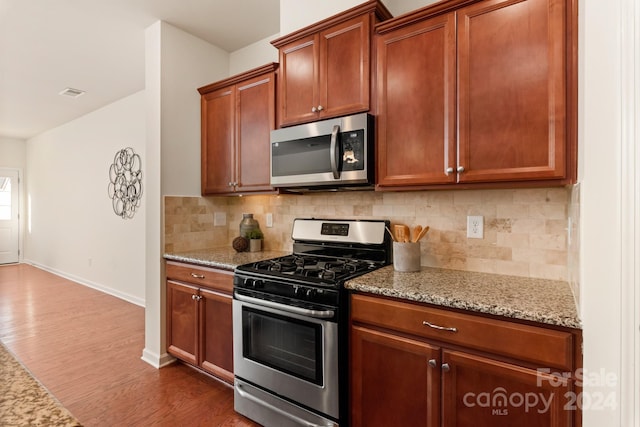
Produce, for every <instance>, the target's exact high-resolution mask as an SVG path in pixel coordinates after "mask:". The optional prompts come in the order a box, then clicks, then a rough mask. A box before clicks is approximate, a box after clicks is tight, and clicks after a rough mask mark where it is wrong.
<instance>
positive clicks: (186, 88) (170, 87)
mask: <svg viewBox="0 0 640 427" xmlns="http://www.w3.org/2000/svg"><path fill="white" fill-rule="evenodd" d="M160 30H161V35H160V41H161V46H160V49H161V53H160V67H161V69H160V73H161V74H160V78H161V89H160V90H161V115H162V117H161V120H162V121H161V123H162V125H161V126H162V134H161V139H162V165H163V168H162V194H163V195H174V196H199V195H200V94H199V93H198V91H197V89H198V88H199V87H201V86H204V85H207V84H209V83H213V82H215V81H217V80H221V79H224V78H226V77H228V76H229V53H227V52H226V51H224V50H222V49H220V48H218V47H216V46H214V45H212V44H210V43H207V42H205V41H203V40H202V39H199V38H197V37H194V36H192V35H190V34H188V33H185V32H184V31H182V30H180V29H178V28H176V27H174V26H172V25H170V24H168V23H166V22H161V26H160ZM165 166H166V167H165Z"/></svg>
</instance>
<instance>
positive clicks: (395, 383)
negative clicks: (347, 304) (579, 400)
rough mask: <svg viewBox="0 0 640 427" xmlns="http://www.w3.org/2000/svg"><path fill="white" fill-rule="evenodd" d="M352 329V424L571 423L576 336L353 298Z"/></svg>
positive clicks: (559, 426) (491, 426) (490, 426)
mask: <svg viewBox="0 0 640 427" xmlns="http://www.w3.org/2000/svg"><path fill="white" fill-rule="evenodd" d="M425 321H426V322H428V323H429V324H430V325H431V326H429V325H427V324H424V323H423V322H425ZM351 322H352V324H351V333H350V346H351V347H350V367H351V374H350V376H351V378H350V392H351V393H350V394H351V397H350V399H351V425H352V426H356V427H358V426H363V427H364V426H366V427H375V426H389V425H410V426H412V427H419V426H424V427H436V426H446V427H455V426H458V427H460V426H474V427H476V426H479V427H482V426H486V427H499V426H518V427H526V426H545V427H548V426H553V427H566V426H574V425H579V424H578V423H577V422H576V420H577V419H579V417H578V415H579V414H577V413H576V412H575V411H574V410H572V409H573V408H571V402H572V400H573V399H572V396H575V394H576V393H577V392H576V387H574V383H573V378H572V377H573V374H574V373H575V372H576V369H577V367H578V366H576V365H577V363H576V361H575V360H574V348H575V345H576V342H577V341H579V340H580V339H581V336H580V334H579V331H572V330H566V331H564V330H557V329H547V328H544V327H537V326H531V325H522V324H515V323H513V322H509V321H503V320H496V319H490V318H485V317H481V316H476V315H472V314H468V315H467V314H464V313H462V314H461V313H457V312H453V311H448V310H446V309H438V308H433V307H427V306H425V305H422V304H414V303H409V302H399V301H397V300H392V299H386V298H380V297H372V296H366V295H358V294H354V295H352V297H351ZM435 322H437V323H435ZM415 323H418V325H417V326H416V325H415ZM483 325H484V328H483ZM433 326H435V328H434V327H433ZM440 327H441V328H444V329H438V328H440ZM500 327H503V330H500ZM454 329H455V330H454ZM536 334H538V335H539V336H538V337H536ZM510 335H512V337H513V339H512V340H509V339H506V338H507V337H508V336H510ZM522 336H525V337H527V338H526V341H527V342H535V344H533V345H531V346H529V347H528V346H527V345H526V344H522ZM452 337H455V338H452ZM509 341H511V342H512V344H511V345H509ZM543 342H546V343H548V344H547V345H543V344H541V343H543ZM510 346H512V347H520V348H519V349H516V350H514V349H510V348H509V347H510ZM481 347H482V349H481V350H480V348H481ZM519 353H521V354H522V357H523V359H524V360H522V359H517V358H514V357H513V354H519ZM546 353H552V354H546ZM558 353H560V355H559V356H558ZM531 360H535V361H536V362H531ZM545 361H550V363H547V362H545ZM554 373H556V374H555V375H554Z"/></svg>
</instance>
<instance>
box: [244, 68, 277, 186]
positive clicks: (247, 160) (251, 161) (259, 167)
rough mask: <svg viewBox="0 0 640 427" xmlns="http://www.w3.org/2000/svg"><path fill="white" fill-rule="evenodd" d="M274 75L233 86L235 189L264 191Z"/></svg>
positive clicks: (272, 113) (272, 123) (271, 118)
mask: <svg viewBox="0 0 640 427" xmlns="http://www.w3.org/2000/svg"><path fill="white" fill-rule="evenodd" d="M274 78H275V73H269V74H266V75H264V76H260V77H256V78H253V79H251V80H248V81H246V82H243V83H240V84H238V85H237V86H236V96H237V131H236V153H237V154H236V156H237V173H236V176H237V182H238V186H237V190H238V191H268V190H272V188H271V185H270V184H269V182H270V179H271V172H270V167H269V165H270V163H269V158H270V150H271V144H270V143H269V140H270V136H269V133H270V131H271V130H272V129H274V127H275V82H274Z"/></svg>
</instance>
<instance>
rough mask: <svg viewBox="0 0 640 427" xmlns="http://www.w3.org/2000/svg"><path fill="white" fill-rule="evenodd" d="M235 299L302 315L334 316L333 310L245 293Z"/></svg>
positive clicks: (319, 317)
mask: <svg viewBox="0 0 640 427" xmlns="http://www.w3.org/2000/svg"><path fill="white" fill-rule="evenodd" d="M234 297H235V299H237V300H238V301H243V302H250V303H253V304H256V305H262V306H264V307H269V308H274V309H276V310H282V311H287V312H289V313H294V314H300V315H302V316H309V317H314V318H316V319H330V318H332V317H333V316H334V314H335V312H334V311H333V310H309V309H307V308H300V307H294V306H291V305H286V304H281V303H279V302H273V301H267V300H263V299H260V298H253V297H248V296H246V295H239V294H238V293H236V294H235V295H234Z"/></svg>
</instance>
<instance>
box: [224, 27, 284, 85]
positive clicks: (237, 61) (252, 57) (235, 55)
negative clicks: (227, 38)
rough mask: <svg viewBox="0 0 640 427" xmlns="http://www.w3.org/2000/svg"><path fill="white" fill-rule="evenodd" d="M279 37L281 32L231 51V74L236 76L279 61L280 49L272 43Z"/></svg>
mask: <svg viewBox="0 0 640 427" xmlns="http://www.w3.org/2000/svg"><path fill="white" fill-rule="evenodd" d="M278 37H279V34H274V35H272V36H269V37H266V38H264V39H262V40H260V41H257V42H255V43H253V44H250V45H249V46H246V47H243V48H242V49H238V50H236V51H235V52H231V64H230V67H229V75H230V76H234V75H236V74H240V73H243V72H245V71H248V70H251V69H253V68H257V67H260V66H262V65H265V64H268V63H270V62H278V49H276V48H275V47H273V46H272V45H271V40H274V39H277V38H278Z"/></svg>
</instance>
